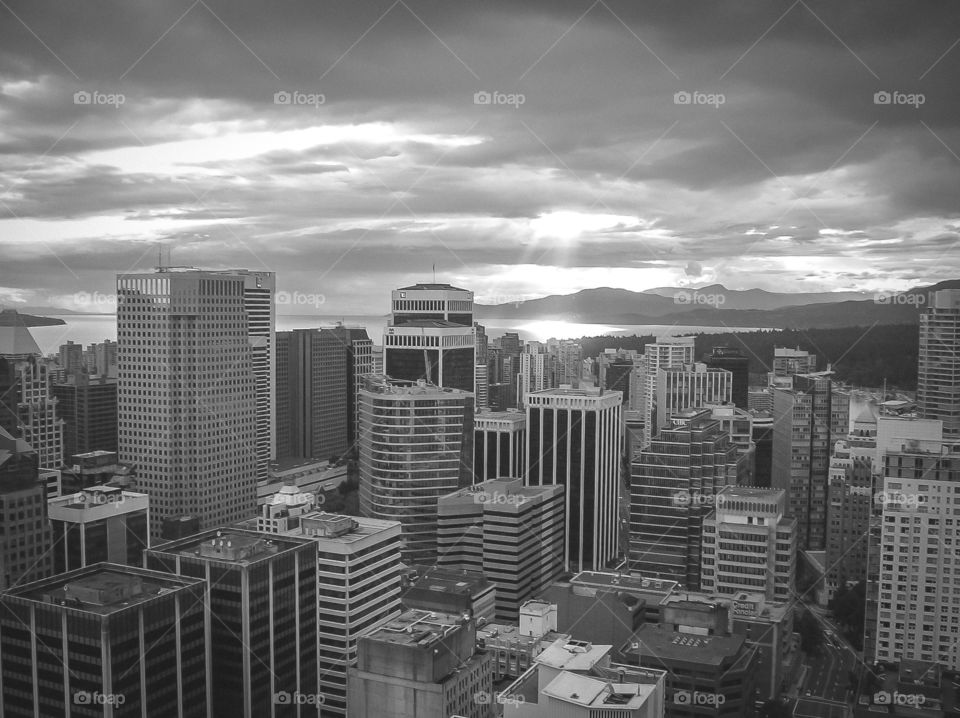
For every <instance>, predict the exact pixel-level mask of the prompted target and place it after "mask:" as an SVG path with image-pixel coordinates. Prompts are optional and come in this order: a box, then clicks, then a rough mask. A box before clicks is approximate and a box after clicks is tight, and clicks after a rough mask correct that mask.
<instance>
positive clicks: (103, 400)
mask: <svg viewBox="0 0 960 718" xmlns="http://www.w3.org/2000/svg"><path fill="white" fill-rule="evenodd" d="M52 394H53V396H54V397H56V399H57V404H58V406H57V413H58V415H59V417H60V418H61V419H62V420H63V451H64V457H67V458H69V457H71V456H73V455H74V454H85V453H88V452H90V451H116V450H117V380H116V379H111V378H108V377H106V376H93V377H91V376H90V375H89V374H85V373H79V374H71V375H69V376H67V379H66V381H65V382H63V383H58V384H54V385H53V387H52Z"/></svg>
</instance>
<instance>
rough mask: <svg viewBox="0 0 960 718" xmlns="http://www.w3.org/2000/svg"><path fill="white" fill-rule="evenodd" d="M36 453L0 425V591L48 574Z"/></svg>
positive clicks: (43, 494) (43, 499)
mask: <svg viewBox="0 0 960 718" xmlns="http://www.w3.org/2000/svg"><path fill="white" fill-rule="evenodd" d="M38 468H39V467H38V459H37V453H36V452H35V451H33V449H32V448H31V447H30V445H29V444H27V442H26V441H24V440H23V439H18V438H15V437H13V436H11V435H10V434H9V433H7V432H6V431H5V430H3V429H0V526H2V527H3V532H2V533H0V591H2V590H5V589H8V588H11V587H13V586H16V585H17V584H21V583H26V582H29V581H36V580H37V579H40V578H44V577H46V576H49V575H50V573H51V570H52V566H53V564H52V561H51V558H50V545H51V544H50V526H49V524H48V523H47V499H46V486H45V484H44V482H42V481H41V480H40V478H39V473H38Z"/></svg>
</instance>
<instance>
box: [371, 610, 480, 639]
mask: <svg viewBox="0 0 960 718" xmlns="http://www.w3.org/2000/svg"><path fill="white" fill-rule="evenodd" d="M464 620H465V619H464V617H463V616H461V615H458V614H451V613H435V612H430V611H420V610H417V609H411V610H407V611H404V612H403V613H401V614H400V615H399V616H397V617H396V618H395V619H393V620H392V621H389V622H388V623H385V624H383V625H382V626H379V627H378V628H375V629H373V630H372V631H369V632H367V633H365V634H364V637H365V638H366V639H368V640H371V641H377V642H379V643H393V644H396V645H401V646H419V647H420V648H428V647H430V646H432V645H433V644H434V643H436V642H437V641H439V640H442V639H443V638H445V637H447V636H449V635H450V634H451V633H453V632H454V631H456V630H457V629H459V628H460V626H462V625H463V623H464Z"/></svg>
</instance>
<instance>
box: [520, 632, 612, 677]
mask: <svg viewBox="0 0 960 718" xmlns="http://www.w3.org/2000/svg"><path fill="white" fill-rule="evenodd" d="M611 648H612V646H595V645H593V644H592V643H589V642H587V641H573V640H569V639H566V638H559V639H557V640H556V641H554V642H553V643H552V644H551V645H549V646H547V647H546V648H545V649H544V650H543V651H542V652H541V653H540V655H538V656H537V663H540V664H542V665H545V666H549V667H550V668H556V669H558V670H563V671H589V670H590V669H591V668H593V667H594V666H595V665H596V664H597V663H599V662H600V661H601V660H603V658H604V657H605V656H606V655H607V654H608V653H609V652H610V649H611Z"/></svg>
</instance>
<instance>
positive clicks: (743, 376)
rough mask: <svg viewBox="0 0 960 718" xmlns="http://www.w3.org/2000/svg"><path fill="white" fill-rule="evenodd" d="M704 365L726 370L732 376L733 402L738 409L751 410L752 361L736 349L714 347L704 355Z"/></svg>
mask: <svg viewBox="0 0 960 718" xmlns="http://www.w3.org/2000/svg"><path fill="white" fill-rule="evenodd" d="M703 363H704V364H706V365H707V366H708V367H710V368H711V369H726V370H727V371H729V372H730V374H731V375H732V376H731V387H732V389H731V391H732V400H733V403H734V404H736V406H737V408H738V409H743V410H744V411H746V410H748V409H749V408H750V402H749V399H748V398H747V391H748V389H749V385H750V359H749V358H748V357H747V356H746V355H744V354H743V352H741V351H740V350H739V349H737V348H735V347H724V346H721V347H713V349H712V350H711V351H710V353H709V354H704V356H703Z"/></svg>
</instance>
